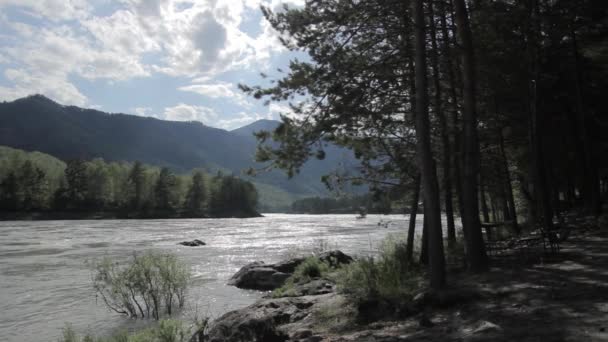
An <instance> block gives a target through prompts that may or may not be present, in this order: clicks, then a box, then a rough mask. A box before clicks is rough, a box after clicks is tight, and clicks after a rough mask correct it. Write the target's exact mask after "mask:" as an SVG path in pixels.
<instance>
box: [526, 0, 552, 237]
mask: <svg viewBox="0 0 608 342" xmlns="http://www.w3.org/2000/svg"><path fill="white" fill-rule="evenodd" d="M538 2H539V0H536V1H534V4H533V7H532V8H531V18H532V20H531V23H532V33H531V39H530V44H531V48H530V49H529V53H530V56H529V58H530V76H531V77H532V78H531V80H530V131H531V134H530V135H531V145H532V146H531V147H532V156H533V168H534V171H533V172H534V180H535V183H534V196H535V199H536V203H537V207H538V208H539V209H540V210H541V211H542V222H543V226H544V227H545V229H548V230H550V229H553V209H552V206H551V198H550V195H549V189H548V186H547V175H546V169H545V158H544V153H543V139H542V138H543V120H542V111H540V110H539V109H538V107H539V104H540V101H539V98H538V83H539V81H540V51H539V50H540V31H541V28H540V5H539V3H538Z"/></svg>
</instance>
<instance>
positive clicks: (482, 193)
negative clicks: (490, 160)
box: [479, 182, 490, 222]
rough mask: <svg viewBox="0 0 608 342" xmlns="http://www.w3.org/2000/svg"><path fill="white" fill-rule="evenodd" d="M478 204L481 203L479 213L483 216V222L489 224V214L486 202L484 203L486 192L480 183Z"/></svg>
mask: <svg viewBox="0 0 608 342" xmlns="http://www.w3.org/2000/svg"><path fill="white" fill-rule="evenodd" d="M479 202H481V213H482V214H483V221H484V222H490V214H489V213H488V202H486V192H485V187H484V185H483V183H482V182H479Z"/></svg>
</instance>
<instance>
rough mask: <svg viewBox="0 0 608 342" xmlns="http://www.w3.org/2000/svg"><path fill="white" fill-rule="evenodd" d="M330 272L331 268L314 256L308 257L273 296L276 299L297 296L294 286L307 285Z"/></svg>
mask: <svg viewBox="0 0 608 342" xmlns="http://www.w3.org/2000/svg"><path fill="white" fill-rule="evenodd" d="M329 270H330V266H329V265H328V264H327V263H325V262H323V261H321V260H319V258H317V257H314V256H312V257H308V258H306V259H305V260H304V261H303V262H302V263H301V264H300V265H298V267H296V269H295V270H294V271H293V274H292V275H291V276H290V277H289V278H287V280H286V281H285V284H284V285H283V286H281V287H280V288H278V289H276V290H274V292H273V293H272V296H273V297H275V298H278V297H292V296H297V293H296V292H295V288H294V285H296V284H300V283H307V282H309V281H310V280H312V279H314V278H321V277H323V276H325V275H326V274H327V273H328V272H329Z"/></svg>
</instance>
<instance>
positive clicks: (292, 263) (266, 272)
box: [228, 250, 353, 295]
mask: <svg viewBox="0 0 608 342" xmlns="http://www.w3.org/2000/svg"><path fill="white" fill-rule="evenodd" d="M318 258H319V259H320V260H321V261H324V262H327V263H328V264H329V265H330V266H332V267H337V266H339V265H342V264H348V263H350V262H352V260H353V259H352V258H351V257H350V256H348V255H346V254H344V253H342V252H341V251H338V250H336V251H329V252H325V253H321V254H320V255H319V256H318ZM304 260H306V258H293V259H289V260H285V261H281V262H278V263H275V264H266V263H264V262H262V261H255V262H252V263H250V264H247V265H245V266H243V267H242V268H241V269H240V270H239V271H238V272H237V273H235V274H234V275H233V276H232V277H231V278H230V280H228V285H232V286H236V287H238V288H241V289H249V290H260V291H268V290H274V289H277V288H279V287H281V286H283V284H285V280H287V278H289V276H290V275H291V274H293V272H294V271H295V269H296V268H297V267H298V266H299V265H300V264H301V263H302V262H304ZM317 285H318V284H317ZM311 286H313V285H311ZM303 290H304V292H302V294H304V295H305V294H313V293H323V291H322V290H319V291H316V292H315V291H314V289H312V288H311V289H303ZM327 292H329V291H326V292H325V293H327Z"/></svg>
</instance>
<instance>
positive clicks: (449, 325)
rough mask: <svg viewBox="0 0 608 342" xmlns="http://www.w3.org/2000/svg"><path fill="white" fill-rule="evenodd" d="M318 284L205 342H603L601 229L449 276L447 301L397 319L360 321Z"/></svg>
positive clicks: (607, 239) (268, 301)
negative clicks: (557, 248) (532, 255)
mask: <svg viewBox="0 0 608 342" xmlns="http://www.w3.org/2000/svg"><path fill="white" fill-rule="evenodd" d="M318 284H320V285H322V286H320V285H319V286H313V288H319V289H323V291H318V292H317V293H315V291H312V292H310V291H309V292H307V294H306V295H302V296H297V297H284V298H263V299H261V300H259V301H258V302H256V303H255V304H253V305H251V306H248V307H246V308H243V309H239V310H235V311H232V312H229V313H227V314H225V315H224V316H222V317H220V318H219V319H218V320H216V321H215V322H214V323H213V324H212V328H211V330H210V333H209V341H213V342H216V341H226V342H230V341H241V340H243V339H242V338H245V339H246V340H248V341H267V342H270V341H300V342H313V341H328V342H347V341H353V342H354V341H370V342H372V341H373V342H389V341H391V342H392V341H505V342H506V341H598V342H599V341H606V340H608V332H607V329H608V230H607V229H606V227H604V228H603V229H600V230H592V231H575V232H573V234H572V236H571V237H570V238H569V239H568V241H567V242H565V243H564V244H563V246H562V250H561V252H560V253H559V255H556V256H551V257H546V256H543V257H541V258H539V259H536V260H532V261H530V260H527V261H520V262H509V263H506V264H504V263H503V264H502V265H500V266H494V267H492V269H491V270H490V272H487V273H485V274H482V275H470V274H466V273H459V272H451V274H450V287H449V289H448V292H449V293H450V295H448V298H451V299H450V300H447V301H443V302H442V301H433V300H430V301H426V300H425V299H424V297H425V296H424V295H421V296H417V299H416V300H415V301H414V303H412V307H411V308H412V310H410V311H408V312H407V313H405V314H404V315H403V317H399V318H395V317H386V318H383V317H376V319H373V320H372V321H371V322H370V321H367V322H364V321H363V320H361V315H360V314H361V312H359V311H358V308H357V307H356V306H353V305H352V303H351V301H350V300H349V298H348V297H346V296H344V295H342V294H339V293H337V292H336V291H335V286H334V285H333V284H327V282H326V281H325V280H324V281H322V282H321V283H318ZM327 289H331V291H327ZM442 304H443V305H442Z"/></svg>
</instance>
